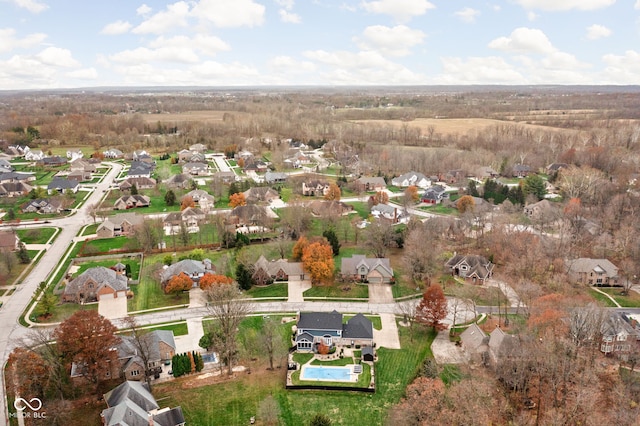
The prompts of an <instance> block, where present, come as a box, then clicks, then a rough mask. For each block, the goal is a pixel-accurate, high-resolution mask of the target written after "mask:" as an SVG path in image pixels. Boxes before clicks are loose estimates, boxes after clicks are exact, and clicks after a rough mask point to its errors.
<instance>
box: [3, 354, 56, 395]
mask: <svg viewBox="0 0 640 426" xmlns="http://www.w3.org/2000/svg"><path fill="white" fill-rule="evenodd" d="M7 365H8V366H9V371H10V372H11V380H12V381H13V380H15V381H17V383H15V382H14V383H13V385H14V386H15V388H16V390H17V392H18V394H19V395H25V396H26V395H28V396H29V397H32V398H33V397H36V398H42V397H44V392H45V390H46V389H47V387H48V384H49V368H48V366H47V364H46V362H45V361H44V359H42V357H41V356H40V355H39V354H38V353H36V352H34V351H30V350H27V349H24V348H20V347H18V348H15V349H14V350H13V352H11V355H9V361H8V363H7Z"/></svg>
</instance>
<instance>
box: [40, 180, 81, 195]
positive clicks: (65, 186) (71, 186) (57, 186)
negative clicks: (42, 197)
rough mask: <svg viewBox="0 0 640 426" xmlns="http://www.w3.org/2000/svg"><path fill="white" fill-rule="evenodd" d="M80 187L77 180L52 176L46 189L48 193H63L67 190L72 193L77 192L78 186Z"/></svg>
mask: <svg viewBox="0 0 640 426" xmlns="http://www.w3.org/2000/svg"><path fill="white" fill-rule="evenodd" d="M79 187H80V183H79V182H78V181H77V180H71V179H67V178H62V177H58V176H56V177H54V178H53V179H52V180H51V182H49V185H47V191H49V193H50V194H52V193H56V192H57V193H63V192H67V191H71V192H73V193H74V194H75V193H76V192H78V188H79Z"/></svg>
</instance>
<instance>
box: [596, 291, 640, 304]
mask: <svg viewBox="0 0 640 426" xmlns="http://www.w3.org/2000/svg"><path fill="white" fill-rule="evenodd" d="M599 290H600V291H602V292H603V293H607V294H608V295H609V296H611V297H613V298H614V299H615V301H616V302H618V303H619V304H620V306H622V307H624V308H640V294H638V293H636V292H635V291H630V292H629V294H628V295H623V294H622V291H623V289H622V287H601V288H599ZM594 293H597V292H594Z"/></svg>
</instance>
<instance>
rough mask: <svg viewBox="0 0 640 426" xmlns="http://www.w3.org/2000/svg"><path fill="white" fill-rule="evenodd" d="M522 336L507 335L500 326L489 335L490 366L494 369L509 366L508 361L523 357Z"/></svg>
mask: <svg viewBox="0 0 640 426" xmlns="http://www.w3.org/2000/svg"><path fill="white" fill-rule="evenodd" d="M520 339H521V336H519V335H514V334H508V333H505V331H504V330H503V329H501V328H500V327H499V326H498V327H496V328H494V329H493V331H492V332H491V333H490V334H489V342H488V346H489V351H488V356H487V357H486V358H487V361H488V365H489V366H491V367H493V368H494V369H497V368H501V367H502V366H505V365H508V364H507V363H506V361H508V360H510V359H514V358H519V357H520V356H522V355H523V352H522V351H523V347H522V345H521V343H520Z"/></svg>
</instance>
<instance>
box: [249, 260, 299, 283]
mask: <svg viewBox="0 0 640 426" xmlns="http://www.w3.org/2000/svg"><path fill="white" fill-rule="evenodd" d="M289 277H292V278H295V279H300V280H303V279H304V278H305V273H304V270H303V269H302V263H300V262H288V261H287V260H285V259H278V260H272V261H271V262H269V261H268V260H267V259H266V258H265V257H264V256H262V255H261V256H260V258H259V259H258V261H257V262H256V263H255V264H254V265H253V275H252V279H253V281H254V282H255V283H256V284H257V285H265V284H271V283H272V282H274V281H288V280H289Z"/></svg>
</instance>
